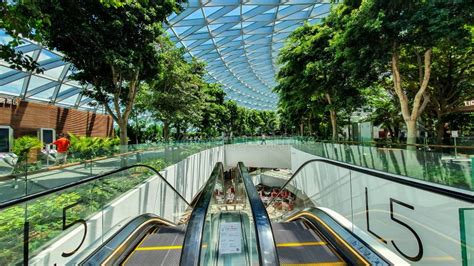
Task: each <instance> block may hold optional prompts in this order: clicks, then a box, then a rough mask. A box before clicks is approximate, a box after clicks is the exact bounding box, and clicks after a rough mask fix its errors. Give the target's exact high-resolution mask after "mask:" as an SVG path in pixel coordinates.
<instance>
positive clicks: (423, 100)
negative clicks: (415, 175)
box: [392, 43, 432, 150]
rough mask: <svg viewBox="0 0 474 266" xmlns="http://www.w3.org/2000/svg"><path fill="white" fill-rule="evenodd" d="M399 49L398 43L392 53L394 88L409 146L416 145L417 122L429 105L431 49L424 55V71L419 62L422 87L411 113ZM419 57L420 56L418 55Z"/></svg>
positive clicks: (414, 100)
mask: <svg viewBox="0 0 474 266" xmlns="http://www.w3.org/2000/svg"><path fill="white" fill-rule="evenodd" d="M398 49H399V47H398V46H397V44H396V43H394V45H393V51H392V75H393V87H394V90H395V93H396V94H397V96H398V99H399V101H400V108H401V111H402V116H403V119H404V120H405V124H406V126H407V144H416V121H417V120H418V117H420V115H421V114H422V113H423V111H424V109H425V108H426V105H427V104H428V102H429V100H430V98H429V95H428V93H427V91H426V89H427V87H428V82H429V80H430V75H431V50H432V49H431V48H430V49H427V50H426V51H425V54H424V62H423V65H424V71H423V70H422V69H421V68H422V66H421V64H422V63H421V59H419V60H418V66H419V69H420V71H419V72H420V74H419V75H420V80H419V82H420V87H419V89H418V91H417V92H416V94H415V97H414V99H413V106H412V109H411V111H410V106H409V100H408V96H407V95H406V93H405V91H404V90H403V89H402V78H401V75H400V67H399V61H400V58H399V51H398ZM417 56H418V57H419V54H418V53H417ZM407 149H410V150H414V149H415V146H407Z"/></svg>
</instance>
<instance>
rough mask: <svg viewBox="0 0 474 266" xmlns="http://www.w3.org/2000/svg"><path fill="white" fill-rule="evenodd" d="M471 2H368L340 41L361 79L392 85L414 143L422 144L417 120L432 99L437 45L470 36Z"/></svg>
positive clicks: (350, 64) (341, 48) (410, 137)
mask: <svg viewBox="0 0 474 266" xmlns="http://www.w3.org/2000/svg"><path fill="white" fill-rule="evenodd" d="M467 2H468V1H465V2H462V1H423V0H409V1H385V0H367V1H362V3H361V5H360V6H359V7H358V9H356V10H355V12H353V13H352V16H351V17H350V20H349V21H348V22H347V26H346V30H345V31H344V34H342V35H341V38H339V39H338V40H336V43H337V44H338V47H339V51H340V52H339V54H340V56H341V57H343V58H344V59H345V62H346V63H345V66H346V67H348V68H350V69H352V72H353V74H354V76H355V78H356V79H359V80H364V81H372V82H374V81H379V80H380V78H381V77H385V78H388V79H390V80H391V81H392V84H393V91H394V92H395V94H396V95H397V97H398V100H399V104H400V110H401V113H402V116H403V119H404V121H405V124H406V127H407V135H408V136H407V143H408V144H414V143H415V142H416V123H417V119H418V118H419V117H420V115H421V114H422V113H423V111H424V110H425V108H426V106H427V104H428V102H429V101H430V95H429V92H428V90H429V84H430V78H431V75H432V63H433V57H432V54H433V47H435V46H436V45H438V44H439V43H440V42H445V41H446V42H450V43H452V44H455V43H456V42H457V40H459V39H463V38H465V36H468V35H469V30H468V29H466V28H465V27H464V26H465V25H466V24H468V23H469V20H471V21H472V17H471V16H472V5H471V4H470V3H467ZM387 71H389V73H390V74H389V75H388V76H387V75H384V74H385V73H387Z"/></svg>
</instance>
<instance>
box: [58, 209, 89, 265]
mask: <svg viewBox="0 0 474 266" xmlns="http://www.w3.org/2000/svg"><path fill="white" fill-rule="evenodd" d="M79 203H81V201H78V202H76V203H74V204H71V205H69V206H66V207H64V208H63V230H66V229H68V228H70V227H71V226H74V225H76V224H82V225H84V235H83V236H82V240H81V243H80V244H79V246H77V248H75V249H74V250H73V251H71V252H63V253H62V254H61V256H63V257H69V256H72V255H73V254H74V253H76V252H77V251H78V250H79V249H80V248H81V246H82V244H83V243H84V240H86V235H87V223H86V221H85V220H84V219H79V220H76V221H74V222H73V223H71V224H66V213H67V210H69V209H70V208H72V207H74V206H76V205H78V204H79Z"/></svg>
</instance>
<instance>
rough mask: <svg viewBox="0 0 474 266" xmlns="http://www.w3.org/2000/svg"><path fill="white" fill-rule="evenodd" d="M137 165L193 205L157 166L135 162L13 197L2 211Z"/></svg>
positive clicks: (0, 204) (1, 207) (6, 202)
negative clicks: (154, 175) (146, 169)
mask: <svg viewBox="0 0 474 266" xmlns="http://www.w3.org/2000/svg"><path fill="white" fill-rule="evenodd" d="M135 167H144V168H148V169H149V170H151V171H152V172H154V173H155V174H156V175H157V176H158V177H160V178H161V180H162V181H164V182H165V183H166V184H167V185H168V186H169V187H170V188H171V189H172V190H173V191H174V193H176V194H177V195H178V196H179V197H180V198H181V199H182V200H183V201H184V202H185V203H186V205H188V207H190V206H191V205H190V204H189V202H188V201H187V200H186V199H185V198H184V197H183V196H182V195H181V194H180V193H179V192H178V191H177V190H176V189H175V188H174V187H173V186H172V185H171V184H170V183H169V182H168V180H166V178H164V177H163V176H162V175H161V174H160V172H158V171H157V170H156V169H155V168H153V167H151V166H148V165H144V164H135V165H130V166H125V167H122V168H119V169H117V170H113V171H110V172H107V173H103V174H100V175H96V176H91V177H87V178H84V179H82V180H79V181H76V182H73V183H69V184H66V185H62V186H57V187H55V188H52V189H48V190H44V191H40V192H37V193H33V194H30V195H26V196H23V197H19V198H16V199H13V200H9V201H5V202H3V203H0V211H1V210H3V209H5V208H8V207H11V206H14V205H17V204H21V203H24V202H27V201H30V200H34V199H37V198H41V197H43V196H46V195H49V194H52V193H55V192H58V191H61V190H66V189H68V188H72V187H75V186H79V185H82V184H85V183H88V182H91V181H94V180H98V179H101V178H104V177H107V176H110V175H113V174H116V173H119V172H122V171H125V170H128V169H131V168H135Z"/></svg>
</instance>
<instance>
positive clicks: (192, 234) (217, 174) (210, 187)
mask: <svg viewBox="0 0 474 266" xmlns="http://www.w3.org/2000/svg"><path fill="white" fill-rule="evenodd" d="M219 178H221V179H224V166H223V164H222V163H221V162H218V163H216V165H215V166H214V169H213V170H212V173H211V176H210V177H209V179H208V180H207V182H206V185H205V186H204V188H203V190H202V193H201V195H199V199H198V200H197V202H196V204H195V205H194V208H193V212H192V213H191V215H190V217H189V220H188V225H187V227H186V234H185V236H184V241H183V249H182V252H181V259H180V265H187V266H190V265H195V266H197V265H199V263H200V256H201V244H202V243H201V242H202V238H203V233H204V225H205V222H206V216H207V211H208V208H209V204H210V202H211V199H212V197H213V195H214V189H215V186H216V183H217V180H218V179H219Z"/></svg>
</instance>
